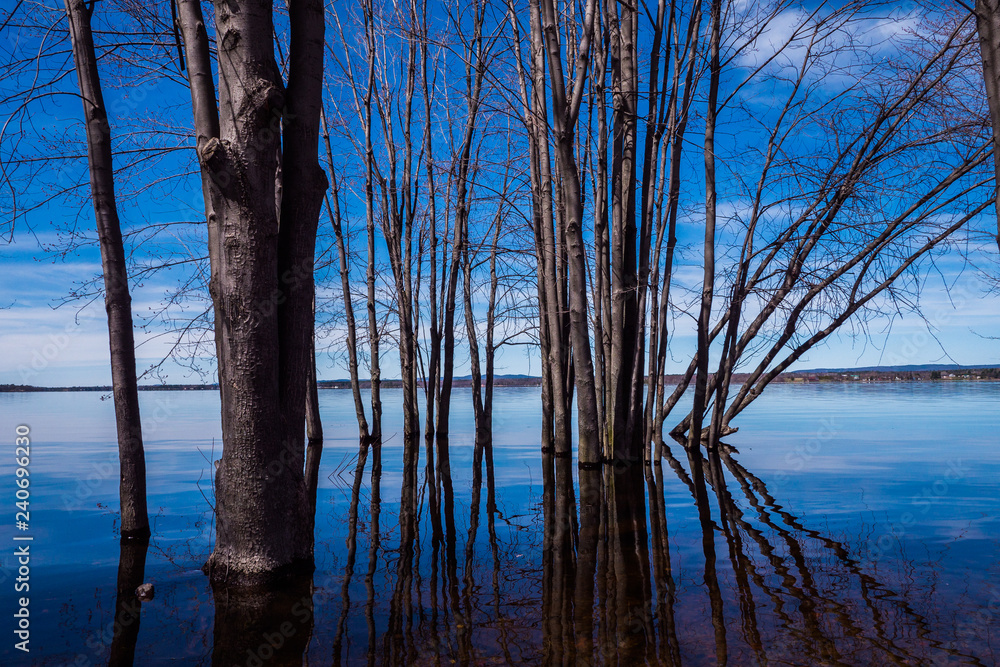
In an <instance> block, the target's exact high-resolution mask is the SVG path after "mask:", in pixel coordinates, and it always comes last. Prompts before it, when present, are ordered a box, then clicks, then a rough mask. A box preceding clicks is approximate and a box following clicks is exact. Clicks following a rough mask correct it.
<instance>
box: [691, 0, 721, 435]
mask: <svg viewBox="0 0 1000 667" xmlns="http://www.w3.org/2000/svg"><path fill="white" fill-rule="evenodd" d="M721 21H722V0H712V27H711V31H712V36H711V42H710V44H709V51H710V56H709V57H710V63H709V67H710V70H711V73H710V80H709V87H708V109H707V110H706V113H705V241H704V243H705V247H704V256H705V271H704V274H703V277H702V287H701V310H700V311H699V313H698V362H697V363H698V369H697V375H696V376H695V385H694V405H693V407H692V408H691V428H690V429H689V430H688V448H689V449H697V448H698V447H700V446H701V444H700V443H701V424H702V419H703V417H704V413H705V399H706V396H707V387H708V350H709V326H710V321H711V317H712V293H713V291H714V290H715V216H716V190H715V119H716V112H717V105H718V101H717V100H718V96H719V71H720V65H719V35H720V32H721V31H720V25H719V24H720V23H721ZM709 446H710V447H712V446H713V445H712V443H709Z"/></svg>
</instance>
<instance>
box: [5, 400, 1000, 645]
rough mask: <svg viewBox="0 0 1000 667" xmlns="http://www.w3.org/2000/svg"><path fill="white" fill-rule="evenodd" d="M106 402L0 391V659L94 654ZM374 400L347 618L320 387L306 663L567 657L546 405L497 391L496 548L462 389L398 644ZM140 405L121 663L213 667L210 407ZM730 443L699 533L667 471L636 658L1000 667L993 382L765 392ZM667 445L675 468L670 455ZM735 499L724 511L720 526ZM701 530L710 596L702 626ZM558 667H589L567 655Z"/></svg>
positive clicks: (99, 610) (388, 431)
mask: <svg viewBox="0 0 1000 667" xmlns="http://www.w3.org/2000/svg"><path fill="white" fill-rule="evenodd" d="M102 398H103V397H102V395H101V394H100V393H97V392H76V393H20V394H0V433H4V434H5V436H4V441H5V442H7V443H8V447H9V449H10V454H9V455H7V456H5V457H4V467H3V470H2V473H0V492H2V493H4V494H5V495H6V496H7V497H8V508H9V512H8V518H7V519H6V520H4V521H3V522H2V528H0V545H2V551H0V553H2V567H3V570H2V572H0V579H2V580H3V581H2V583H0V589H2V591H3V594H2V597H0V605H2V607H0V611H2V617H3V618H5V619H6V620H5V621H4V626H5V627H4V633H3V644H2V647H0V656H2V657H0V664H3V665H21V664H25V665H27V664H37V665H62V664H75V665H86V664H106V663H107V662H108V659H109V652H110V644H111V640H112V635H113V634H114V633H113V631H112V628H111V626H113V624H114V613H115V599H116V573H117V568H118V559H119V542H118V539H117V534H116V528H117V522H116V519H117V517H116V514H115V512H116V508H117V493H118V484H117V467H116V466H117V447H116V445H115V428H114V414H113V406H112V404H111V401H110V400H102ZM383 400H384V403H385V417H384V426H383V431H384V433H385V443H384V445H383V465H384V472H383V476H382V481H381V501H382V502H381V507H380V510H381V511H380V516H379V526H378V528H379V535H380V545H379V548H378V549H377V550H376V554H375V559H374V561H373V562H370V561H369V548H370V546H371V541H370V538H371V533H372V526H371V525H370V516H371V506H370V491H369V480H368V476H367V473H366V476H365V483H364V487H363V489H362V493H361V500H360V512H359V529H358V535H357V540H358V543H357V556H356V562H355V564H354V568H353V572H352V577H351V579H350V583H349V585H348V586H347V592H348V595H349V602H348V603H347V605H346V607H345V601H344V597H343V584H344V582H345V577H346V575H347V572H346V570H345V566H346V564H347V555H346V547H345V544H346V541H347V537H348V522H347V518H346V517H347V512H348V507H349V505H350V501H351V497H350V496H351V493H350V492H351V483H352V481H353V470H354V457H355V456H356V454H357V426H356V422H355V417H354V406H353V402H352V399H351V396H350V393H349V392H348V391H344V390H324V391H321V392H320V405H321V415H322V417H323V422H324V430H325V435H326V442H325V447H324V452H323V467H322V470H321V474H320V491H319V499H318V503H317V521H316V530H317V538H316V539H317V545H316V561H317V569H316V573H315V576H314V578H313V583H314V585H315V590H314V592H313V596H312V599H313V604H314V609H313V612H314V619H315V621H314V625H313V626H312V629H311V636H310V637H309V640H308V647H307V649H306V651H307V654H306V657H307V658H308V662H309V664H310V665H322V664H330V663H332V662H334V644H335V642H336V641H337V635H338V632H339V634H340V642H339V643H340V647H339V649H338V650H339V651H340V653H339V655H340V659H341V661H342V662H344V663H350V664H354V663H361V664H369V659H371V661H372V662H374V663H376V664H390V663H393V662H396V661H398V660H401V658H400V656H407V658H406V659H407V660H408V661H410V662H417V663H421V664H423V663H427V662H439V663H443V664H450V663H451V661H452V660H457V661H459V662H470V663H473V664H482V663H488V664H504V663H508V662H510V663H525V664H535V663H541V662H555V661H559V660H558V659H557V658H559V657H560V656H561V657H562V659H563V660H565V659H566V657H565V656H566V655H568V654H566V653H564V651H565V650H566V646H565V644H566V642H565V641H563V639H562V638H560V637H557V636H556V634H558V633H556V634H553V631H552V629H551V623H550V621H551V617H552V616H553V614H552V612H551V610H547V607H546V606H545V605H546V600H548V599H550V598H547V597H546V596H547V595H549V593H546V592H545V591H546V590H548V589H546V586H548V585H549V582H547V581H546V576H547V575H546V574H545V573H546V572H547V570H546V565H545V562H546V560H545V555H544V553H545V544H544V542H545V540H544V539H543V536H544V534H545V530H544V528H545V525H544V517H543V507H542V506H543V476H544V471H543V467H542V460H541V457H540V455H539V436H538V432H539V425H540V415H539V405H540V403H539V395H538V389H534V388H499V389H498V390H497V392H496V405H495V407H494V449H495V466H496V481H495V486H496V500H497V513H496V514H495V516H494V520H493V522H492V523H493V528H494V530H495V535H496V539H495V541H494V540H492V539H491V536H490V534H489V531H488V530H487V511H486V500H485V497H486V491H485V489H484V491H483V498H482V502H481V505H480V507H479V508H478V509H479V517H480V521H481V523H480V524H479V525H478V526H477V527H476V528H477V529H476V532H475V534H474V536H473V537H472V538H471V540H470V537H469V536H470V533H471V531H470V516H469V514H470V508H471V502H472V489H471V478H472V475H471V467H472V461H473V459H472V454H473V424H472V416H471V415H472V410H471V400H470V399H469V397H468V395H467V392H466V391H464V390H457V392H456V397H455V399H454V400H455V402H454V405H453V409H452V427H451V438H450V446H451V456H452V474H453V478H454V493H455V509H454V520H455V525H456V530H455V533H456V538H455V544H454V545H453V546H452V548H451V551H450V553H451V555H452V556H453V558H452V559H450V560H449V558H446V557H445V555H444V554H445V552H446V551H448V549H446V548H445V547H444V546H442V545H435V544H433V540H432V539H431V537H430V533H431V529H430V526H429V521H428V519H427V516H426V515H427V513H428V512H429V510H428V509H427V507H426V506H422V508H421V511H422V514H421V517H422V518H421V536H420V538H419V540H418V542H417V544H416V549H417V553H416V555H415V562H414V566H413V573H414V575H415V579H414V581H412V582H407V586H410V587H411V588H410V589H408V590H410V591H411V595H410V596H408V597H407V598H406V600H407V604H406V607H405V611H404V612H403V613H402V616H403V617H404V618H405V619H406V622H405V627H406V628H407V630H406V632H400V631H398V628H397V629H396V630H392V631H390V629H389V628H390V623H391V622H392V619H393V618H394V616H393V615H394V614H396V615H397V616H398V615H399V613H400V612H399V610H398V605H397V606H396V607H394V606H393V603H394V599H393V591H394V589H397V588H398V585H399V581H400V580H399V577H398V572H397V569H398V568H397V564H398V559H399V557H400V556H399V554H400V551H399V544H398V540H399V519H398V510H399V495H400V493H399V487H400V483H401V479H402V475H401V465H400V464H401V459H402V436H401V433H402V420H401V409H400V406H401V394H400V392H399V391H398V390H384V391H383ZM140 401H141V407H142V414H143V420H144V427H143V430H144V439H145V444H146V462H147V478H148V485H149V511H150V515H151V520H152V522H153V539H152V542H151V545H150V548H149V552H148V555H147V559H146V563H145V576H144V577H143V579H144V580H145V581H148V582H152V583H153V584H154V585H155V587H156V594H155V598H154V599H153V600H152V601H149V602H145V603H143V605H142V607H141V621H140V626H139V633H138V637H137V639H136V645H135V664H138V665H146V664H152V665H155V664H185V665H186V664H210V663H212V662H213V655H212V653H213V643H214V639H213V637H214V634H213V630H214V625H213V624H214V608H215V607H214V601H213V594H212V590H211V587H210V586H209V584H208V582H207V579H206V577H205V576H204V575H203V574H202V573H201V571H200V569H199V568H200V567H201V565H202V564H203V563H204V561H205V559H206V557H207V556H208V553H209V552H210V550H211V543H212V538H213V531H214V527H213V524H212V516H211V505H210V502H211V498H212V483H211V478H212V475H211V473H210V471H211V470H212V465H211V461H213V460H214V459H217V458H219V455H220V448H221V433H220V428H219V400H218V396H217V394H216V393H215V392H212V391H186V392H142V393H141V394H140ZM17 424H27V425H29V426H30V428H31V439H32V449H31V465H30V471H31V477H30V479H31V494H32V495H31V521H30V529H29V530H28V531H26V532H21V531H17V530H16V529H15V528H14V512H15V508H14V502H15V498H14V492H15V486H14V473H13V465H12V457H13V448H14V446H13V442H14V429H15V427H16V425H17ZM734 425H737V426H739V432H738V433H736V434H734V435H732V436H730V437H728V438H726V443H727V444H729V445H731V446H732V447H734V448H735V450H736V453H733V454H732V457H731V458H732V461H731V463H734V464H735V465H736V466H738V467H733V468H730V467H728V466H727V467H726V469H725V471H724V473H723V474H724V475H725V487H724V491H725V492H724V493H722V494H721V495H720V493H719V491H720V489H717V488H716V489H713V487H709V489H708V496H709V497H710V501H711V502H710V504H711V507H710V509H709V512H710V513H711V515H712V521H713V522H714V524H713V526H710V527H709V528H707V529H706V528H705V525H704V524H703V523H701V522H699V513H698V509H697V507H696V504H695V502H694V499H693V496H692V491H691V489H690V488H689V486H688V485H687V483H686V482H685V481H684V480H683V479H682V478H681V477H680V476H678V475H677V474H675V472H674V470H673V469H672V468H671V467H670V466H669V465H667V463H664V464H663V465H662V483H661V485H660V486H659V487H657V488H656V489H655V493H656V494H659V495H662V497H663V506H664V507H665V510H666V515H665V525H666V526H667V534H668V537H667V541H666V542H667V544H668V545H669V559H670V562H669V568H665V566H663V565H662V563H661V564H660V565H656V564H655V563H654V564H653V565H652V566H650V568H651V573H650V574H649V575H648V576H647V577H646V578H647V580H650V578H651V581H650V583H649V584H648V585H647V588H648V589H649V591H648V592H647V594H646V596H647V598H649V599H645V601H644V603H643V604H644V605H645V606H644V608H645V607H648V610H647V611H646V612H645V613H647V614H648V615H649V616H650V618H651V619H652V621H651V622H650V623H649V626H648V628H646V626H644V625H642V624H639V625H638V626H637V627H641V628H645V629H642V631H641V632H639V633H638V634H640V635H642V637H643V639H642V641H643V642H644V644H643V645H644V646H646V645H651V646H652V649H651V650H650V651H649V652H648V654H647V657H646V658H645V661H646V662H648V663H650V664H652V663H655V662H664V661H665V660H669V659H671V655H676V656H679V657H680V659H681V662H682V663H683V664H692V665H699V664H717V663H718V662H720V661H721V659H720V648H719V643H718V640H719V637H720V628H721V632H722V634H723V635H724V636H725V642H724V643H725V651H724V653H722V654H721V655H725V657H726V660H728V664H734V665H742V664H765V663H767V664H803V665H806V664H849V665H850V664H874V663H881V662H887V663H890V664H891V663H896V664H984V665H992V664H997V663H998V662H1000V643H998V642H1000V638H998V637H997V636H996V628H998V627H1000V511H998V510H1000V435H998V434H1000V384H998V383H986V382H977V383H960V382H933V383H931V382H927V383H891V384H859V383H852V384H812V385H777V386H774V387H773V388H770V389H769V390H768V391H767V392H766V393H765V395H764V396H762V397H761V398H760V399H759V400H758V401H757V402H756V403H754V404H753V405H752V406H751V407H750V408H749V409H748V410H747V411H746V412H745V413H744V414H743V415H741V416H740V417H739V419H738V420H736V421H735V422H734ZM671 451H672V454H673V456H674V457H676V460H677V463H678V464H679V465H680V466H681V467H682V468H684V469H685V470H686V471H687V472H690V470H691V468H690V463H689V461H688V460H687V458H686V457H685V455H684V452H683V449H682V448H680V447H679V446H677V445H674V446H673V447H672V448H671ZM573 468H574V470H575V466H573ZM740 470H742V471H744V473H745V474H744V473H741V472H739V471H740ZM734 471H735V472H734ZM421 472H422V466H421ZM651 478H652V476H651ZM3 489H6V490H7V491H5V492H3V491H2V490H3ZM726 494H728V495H726ZM422 497H425V496H422ZM727 498H729V499H730V500H731V502H732V506H731V507H730V508H729V509H728V510H726V511H725V512H723V511H722V510H721V509H720V504H721V505H726V502H727V501H726V499H727ZM646 507H647V508H648V507H649V501H647V504H646ZM651 523H652V522H650V524H651ZM706 530H707V531H708V533H707V534H708V535H709V537H710V539H709V541H708V544H709V545H710V547H709V552H710V551H711V547H714V556H715V559H714V560H715V562H714V571H715V574H716V576H717V581H718V585H717V589H718V597H719V599H721V607H719V609H720V610H721V614H716V618H715V623H714V624H713V618H712V617H713V613H712V612H713V604H712V603H713V592H712V590H711V588H712V587H711V586H709V585H708V584H707V581H709V578H708V577H707V575H706V572H707V570H708V569H710V568H706V563H710V562H711V559H710V558H709V556H708V555H706V554H707V553H709V552H706V546H705V542H704V540H703V539H702V538H703V536H704V535H705V534H706V532H705V531H706ZM15 534H18V535H26V534H27V535H30V536H31V537H32V538H33V540H32V541H31V542H30V549H31V555H32V559H31V573H30V593H27V595H29V596H30V614H31V616H30V620H31V625H30V628H31V639H30V649H31V652H30V654H27V655H25V654H23V653H21V652H20V651H17V650H15V649H14V643H15V642H16V641H17V639H16V638H15V637H14V634H13V629H14V623H15V621H14V619H13V618H12V613H13V612H14V611H15V610H16V608H17V607H16V604H17V602H16V598H17V597H19V596H20V595H24V594H23V593H22V594H15V592H14V589H13V585H14V580H15V576H16V567H17V563H16V561H15V559H14V549H15V545H16V544H21V543H15V542H14V540H13V539H12V538H13V537H14V535H15ZM649 539H650V540H652V539H653V538H652V537H649ZM470 543H471V548H469V544H470ZM438 547H441V549H444V550H443V551H441V552H440V553H439V548H438ZM451 561H453V562H451ZM370 564H372V565H373V566H374V567H373V570H372V571H373V575H372V578H371V581H370V583H371V589H369V588H368V586H367V585H366V584H367V583H368V582H366V576H365V575H366V574H367V573H368V571H369V565H370ZM668 575H669V576H668ZM667 579H669V580H670V584H671V586H673V588H674V593H673V594H672V597H671V601H670V614H671V615H672V617H673V621H674V625H675V631H674V632H673V633H667V632H665V631H664V630H663V629H662V627H665V626H662V627H661V624H662V623H663V622H664V621H665V619H666V616H667V614H666V611H665V609H666V607H664V606H663V604H664V602H663V601H664V599H665V598H664V597H663V596H664V591H665V590H666V583H665V582H666V581H667ZM452 584H454V586H452ZM450 586H451V588H449V587H450ZM449 591H451V592H449ZM455 591H457V594H456V593H455ZM369 598H370V609H371V613H370V614H368V613H367V606H368V604H369ZM399 599H402V598H397V599H396V602H398V600H399ZM601 604H602V603H601V602H600V600H598V602H596V603H595V608H594V610H593V614H594V616H595V618H597V621H596V622H595V623H596V625H595V628H596V629H595V630H594V633H595V634H594V637H595V640H596V645H597V646H598V648H596V649H594V653H593V655H594V661H595V662H614V661H615V655H616V651H618V650H620V645H621V644H620V637H621V636H622V635H621V632H622V630H621V627H619V628H618V630H617V631H616V632H618V633H619V634H618V635H617V636H618V637H619V640H618V644H616V642H615V641H612V639H614V636H615V635H614V634H613V633H612V634H611V635H607V636H604V635H602V634H601V633H602V632H603V631H604V630H603V629H604V628H606V627H608V624H609V623H612V625H613V622H612V621H609V620H608V616H607V614H608V611H607V609H606V608H603V607H601ZM345 609H346V613H345ZM575 613H576V614H577V616H579V614H580V613H581V611H580V610H577V611H576V612H575ZM588 613H589V612H588ZM342 616H343V617H344V625H343V629H342V630H340V631H338V625H339V621H340V619H341V617H342ZM369 617H370V620H371V621H372V625H371V626H369ZM618 623H619V624H621V623H622V619H621V618H619V619H618ZM393 627H396V626H393ZM649 628H653V629H652V630H650V629H649ZM562 632H566V630H565V628H564V629H563V630H562ZM576 632H577V634H576V635H574V639H573V641H574V642H579V640H580V635H579V629H577V630H576ZM647 635H649V636H647ZM668 635H669V636H668ZM602 636H603V637H604V640H605V641H604V642H603V643H602V640H601V637H602ZM609 637H610V639H609ZM397 644H398V646H397ZM370 647H373V649H370ZM399 647H402V648H399ZM470 647H471V648H470ZM602 647H603V648H602ZM616 647H618V648H616ZM672 647H675V648H676V651H675V652H674V653H671V650H673V648H672ZM397 649H398V651H397ZM668 649H670V650H668ZM573 650H577V649H575V648H574V649H573ZM588 650H589V649H588ZM554 651H555V653H554ZM573 655H574V656H576V657H575V658H574V660H576V658H580V660H579V661H580V662H584V660H583V658H582V657H581V656H582V654H580V655H577V654H573ZM554 656H555V657H554ZM649 656H652V657H649ZM248 659H249V658H248ZM216 662H218V660H217V661H216ZM240 664H245V663H244V662H241V663H240Z"/></svg>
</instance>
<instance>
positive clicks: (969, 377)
mask: <svg viewBox="0 0 1000 667" xmlns="http://www.w3.org/2000/svg"><path fill="white" fill-rule="evenodd" d="M905 368H906V367H901V368H898V369H892V370H870V369H865V370H861V369H830V370H826V369H824V370H817V371H791V372H788V373H782V374H781V375H779V376H778V377H777V378H775V380H774V382H777V383H779V384H790V383H794V384H815V383H824V382H825V383H830V382H842V383H852V382H869V383H870V382H955V381H959V382H989V381H995V380H1000V368H998V367H993V366H973V367H967V366H963V367H931V368H928V367H926V366H925V367H914V368H915V370H904V369H905ZM683 377H684V376H683V375H679V374H678V375H667V376H665V381H666V383H667V384H677V383H678V382H679V381H680V380H681V379H683ZM749 377H750V376H749V375H748V374H746V373H735V374H733V378H732V379H733V382H734V383H741V382H744V381H746V380H747V379H748V378H749ZM360 384H361V388H362V389H369V388H371V382H370V381H369V380H361V382H360ZM419 384H420V386H423V382H422V381H421V382H420V383H419ZM541 384H542V378H540V377H530V376H499V377H496V378H494V380H493V385H494V386H495V387H540V386H541ZM402 386H403V383H402V380H382V387H383V388H385V389H399V388H400V387H402ZM453 386H455V387H471V386H472V380H471V379H469V378H468V377H463V378H455V380H454V382H453ZM319 388H320V389H350V388H351V381H350V380H321V381H320V382H319ZM218 389H219V385H218V384H154V385H144V386H140V387H139V391H208V390H218ZM111 390H112V388H111V387H110V386H89V387H86V386H74V387H36V386H33V385H18V384H0V393H28V392H75V391H100V392H109V391H111Z"/></svg>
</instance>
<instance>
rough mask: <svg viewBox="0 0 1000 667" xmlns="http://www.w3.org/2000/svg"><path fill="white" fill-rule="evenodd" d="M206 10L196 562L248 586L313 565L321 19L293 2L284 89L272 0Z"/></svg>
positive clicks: (199, 57) (188, 7) (184, 9)
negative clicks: (202, 496)
mask: <svg viewBox="0 0 1000 667" xmlns="http://www.w3.org/2000/svg"><path fill="white" fill-rule="evenodd" d="M215 13H216V16H215V24H216V28H217V35H218V39H217V45H218V47H217V48H218V51H219V56H218V72H219V100H218V108H217V109H216V108H215V107H214V99H215V98H214V91H213V90H212V89H211V82H212V78H211V67H210V65H211V63H210V59H209V52H208V43H207V35H206V33H205V30H204V22H203V20H202V18H201V8H200V6H199V4H198V3H197V2H194V1H191V0H181V11H180V12H179V18H180V21H181V24H182V30H183V33H184V41H185V48H186V52H187V56H188V57H187V61H188V76H189V80H190V81H191V89H192V100H193V102H194V115H195V124H196V131H197V133H198V157H199V160H200V162H201V166H202V174H203V183H204V184H205V186H206V189H207V190H208V193H207V194H208V196H207V197H206V202H205V203H206V213H207V214H208V218H209V256H210V260H211V263H212V269H213V271H212V273H213V278H212V280H213V282H212V286H211V291H212V296H213V302H214V304H215V308H216V319H215V327H216V343H217V356H218V359H219V386H220V393H221V395H222V434H223V453H222V460H221V462H220V464H219V467H218V471H217V473H216V483H215V489H216V507H215V509H216V517H217V523H216V543H215V550H214V551H213V553H212V555H211V557H210V559H209V562H208V563H207V564H206V571H207V572H208V573H209V575H210V577H211V579H212V581H213V583H223V582H225V583H228V584H236V585H240V584H247V585H252V584H262V583H268V582H272V581H274V580H276V579H279V578H282V577H284V576H286V575H287V574H289V573H292V572H294V571H297V570H302V569H308V570H311V568H312V564H313V555H312V548H313V537H312V531H311V530H310V528H311V526H312V523H311V521H310V520H309V517H308V502H307V499H306V487H305V479H304V473H303V467H304V459H305V452H304V449H305V447H304V444H305V443H304V441H305V428H304V426H305V410H306V390H307V382H306V378H307V377H308V375H309V367H310V366H311V365H312V362H311V360H310V358H309V357H310V355H309V352H310V349H311V345H310V339H311V336H312V332H313V328H314V320H313V307H312V304H313V296H314V285H313V255H314V253H315V243H316V229H317V226H318V221H319V211H320V207H321V205H322V200H323V195H324V192H325V190H326V187H327V182H326V176H325V174H324V173H323V171H322V169H320V167H319V160H318V153H319V116H320V111H321V106H322V104H321V103H322V72H323V33H324V26H325V21H324V10H323V4H322V2H320V1H319V0H292V1H291V2H290V4H289V21H290V28H291V33H290V39H291V44H290V50H289V78H288V88H287V90H286V88H285V86H284V84H283V82H282V80H281V75H280V72H279V70H278V66H277V63H276V62H275V58H274V41H273V39H274V25H273V20H272V6H271V4H270V3H267V2H263V1H262V0H258V1H257V2H247V3H244V4H241V5H240V6H239V7H238V8H237V7H234V6H233V5H231V4H230V3H228V2H221V1H220V2H219V3H217V4H216V6H215ZM216 119H217V122H216ZM279 158H280V165H281V172H282V175H283V177H284V180H283V184H282V191H283V196H282V198H281V202H280V205H279V204H278V202H277V201H276V188H275V178H276V176H277V172H278V166H279ZM279 215H280V219H279ZM213 226H215V229H214V230H213ZM213 231H214V233H213ZM213 236H214V238H213Z"/></svg>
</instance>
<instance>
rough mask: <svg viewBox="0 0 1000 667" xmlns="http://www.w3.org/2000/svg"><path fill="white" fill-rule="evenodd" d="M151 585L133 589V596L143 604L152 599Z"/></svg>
mask: <svg viewBox="0 0 1000 667" xmlns="http://www.w3.org/2000/svg"><path fill="white" fill-rule="evenodd" d="M154 592H155V591H154V590H153V584H142V585H141V586H139V588H137V589H135V596H136V597H137V598H139V599H140V600H142V601H143V602H145V601H146V600H152V599H153V593H154Z"/></svg>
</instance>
